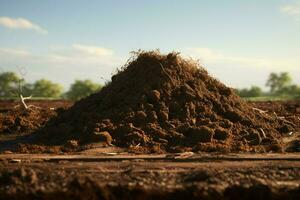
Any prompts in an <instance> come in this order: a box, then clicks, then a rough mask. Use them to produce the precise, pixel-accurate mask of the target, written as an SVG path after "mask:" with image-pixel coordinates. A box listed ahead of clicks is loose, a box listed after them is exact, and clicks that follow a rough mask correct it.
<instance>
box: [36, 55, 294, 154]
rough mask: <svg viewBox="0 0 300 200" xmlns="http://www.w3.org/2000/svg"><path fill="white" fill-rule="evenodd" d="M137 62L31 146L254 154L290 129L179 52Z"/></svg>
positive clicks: (53, 124) (139, 57) (59, 119)
mask: <svg viewBox="0 0 300 200" xmlns="http://www.w3.org/2000/svg"><path fill="white" fill-rule="evenodd" d="M136 55H137V56H136V58H135V59H133V60H131V61H130V62H129V63H128V64H126V65H125V66H124V67H123V68H122V69H121V70H119V72H118V73H117V74H116V75H114V76H113V77H112V81H111V82H110V83H109V84H107V85H106V86H105V87H104V88H103V89H102V90H101V91H100V92H98V93H95V94H92V95H91V96H89V97H87V98H85V99H82V100H80V101H78V102H76V103H75V105H74V106H72V107H71V108H69V109H68V110H66V111H63V112H61V113H60V114H59V115H58V116H57V117H56V118H54V119H53V120H50V121H49V122H48V123H47V125H46V127H45V128H43V129H42V130H40V131H39V132H38V134H37V137H36V138H35V142H36V143H42V144H64V143H65V142H66V141H68V140H70V139H76V140H79V141H80V143H89V142H95V140H97V141H98V140H99V138H97V137H96V138H95V131H96V132H98V133H103V132H104V131H107V132H108V133H109V135H110V136H111V137H108V136H107V135H108V134H102V136H101V137H102V138H103V140H104V141H108V140H109V141H110V142H112V143H113V144H115V145H117V146H125V147H135V148H136V147H141V148H137V149H143V150H145V149H151V150H153V149H157V150H158V151H173V150H174V149H178V148H182V149H187V148H188V149H191V150H201V151H219V150H221V151H227V152H228V151H253V150H255V151H256V150H257V149H264V150H266V149H270V148H267V147H268V146H270V145H274V144H273V143H272V141H274V140H273V139H274V138H277V139H278V138H281V137H282V135H283V134H284V132H286V131H287V128H288V130H289V131H291V130H293V129H294V128H295V127H294V126H293V124H290V123H287V122H286V121H284V120H281V119H279V118H278V117H277V116H276V115H274V114H265V113H261V112H259V111H257V110H255V109H253V108H252V107H251V106H250V104H248V103H246V102H245V101H244V100H242V99H241V98H240V97H238V96H237V95H236V94H235V92H234V90H232V89H231V88H228V87H226V86H225V85H224V84H222V83H220V82H219V81H218V80H216V79H214V78H212V77H211V76H210V75H209V74H208V73H207V71H206V70H205V69H203V68H202V67H201V66H200V65H199V63H198V62H195V61H193V60H187V59H183V58H182V57H180V56H179V55H178V53H169V54H167V55H163V54H160V53H159V52H156V51H150V52H143V51H142V52H139V53H137V54H136ZM282 127H284V128H282ZM261 130H263V131H261ZM96 135H97V134H96ZM100 135H101V134H100ZM100 135H99V137H100ZM268 139H269V140H268ZM263 140H264V142H262V141H263ZM268 141H269V142H268ZM257 146H260V147H259V148H256V147H257Z"/></svg>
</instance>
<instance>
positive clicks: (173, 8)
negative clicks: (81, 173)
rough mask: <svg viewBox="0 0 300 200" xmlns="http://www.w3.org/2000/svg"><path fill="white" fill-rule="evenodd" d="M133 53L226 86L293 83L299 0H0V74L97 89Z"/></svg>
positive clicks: (299, 75) (299, 38) (298, 74)
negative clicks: (281, 79)
mask: <svg viewBox="0 0 300 200" xmlns="http://www.w3.org/2000/svg"><path fill="white" fill-rule="evenodd" d="M138 49H146V50H150V49H160V50H161V51H162V52H164V53H167V52H169V51H173V50H175V51H180V52H181V53H182V55H184V56H191V57H194V58H197V59H199V60H200V61H201V63H202V64H203V65H204V66H205V67H206V68H207V70H208V71H209V72H210V73H211V74H212V75H213V76H214V77H216V78H218V79H219V80H221V81H223V82H225V83H226V84H227V85H229V86H231V87H238V88H241V87H248V86H250V85H253V84H256V85H259V86H264V83H265V81H266V78H267V76H268V74H269V73H270V72H272V71H275V72H279V71H289V72H290V73H291V74H292V76H293V78H294V80H295V82H296V83H298V84H300V0H210V1H208V0H185V1H183V0H182V1H179V0H177V1H176V0H151V1H148V0H123V1H121V0H110V1H109V0H107V1H104V0H89V1H86V0H48V1H46V0H44V1H42V0H26V1H25V0H18V1H17V0H0V70H1V71H17V68H16V67H17V66H22V67H25V68H26V71H27V74H26V77H25V78H26V79H27V80H28V81H34V80H36V79H40V78H47V79H50V80H53V81H55V82H58V83H61V84H63V85H64V86H65V88H66V89H67V87H68V85H69V84H70V83H72V82H73V81H74V79H87V78H88V79H92V80H94V81H97V82H100V83H103V82H104V80H105V79H106V80H107V79H109V78H110V76H111V73H114V72H115V70H116V68H118V67H120V66H122V64H124V63H125V62H126V60H127V59H128V58H129V56H130V53H129V52H130V51H133V50H138ZM102 77H104V78H102Z"/></svg>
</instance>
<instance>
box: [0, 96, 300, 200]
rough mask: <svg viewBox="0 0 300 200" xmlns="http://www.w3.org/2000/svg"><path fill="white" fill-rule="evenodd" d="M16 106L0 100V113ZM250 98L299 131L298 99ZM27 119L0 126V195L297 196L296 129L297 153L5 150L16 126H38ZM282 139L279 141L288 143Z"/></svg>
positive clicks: (299, 168)
mask: <svg viewBox="0 0 300 200" xmlns="http://www.w3.org/2000/svg"><path fill="white" fill-rule="evenodd" d="M34 104H36V105H37V106H40V107H43V108H45V109H49V108H52V107H53V108H57V107H68V106H70V105H71V104H70V103H69V102H57V101H55V102H35V103H34ZM15 105H16V104H15V102H0V116H1V115H3V116H4V115H5V114H6V113H7V112H9V111H10V110H12V109H13V107H14V106H15ZM252 105H253V107H256V108H258V109H260V110H262V111H266V112H276V113H277V114H278V116H279V117H284V118H285V119H287V120H288V121H291V122H293V123H294V124H296V125H297V128H298V130H299V127H300V126H299V124H300V120H299V116H300V111H299V102H283V103H281V102H273V103H270V102H261V103H253V104H252ZM49 110H53V109H49ZM51 112H52V111H51ZM53 112H54V111H53ZM53 115H55V113H53ZM46 117H50V115H49V116H44V118H46ZM26 119H29V118H28V117H27V118H26V116H22V117H19V118H18V117H17V118H14V117H12V118H11V122H12V123H14V124H15V125H16V126H10V124H9V122H8V123H7V126H6V127H4V128H5V131H7V132H6V133H4V128H3V127H2V128H1V131H2V133H1V134H0V135H1V137H0V149H2V150H1V151H2V154H0V199H56V200H57V199H65V200H66V199H256V200H259V199H264V200H265V199H300V154H299V153H297V151H299V144H298V141H299V137H298V136H297V134H298V132H295V133H293V135H295V136H293V135H292V136H291V138H294V137H296V136H297V138H298V139H297V138H296V139H295V138H294V139H295V140H294V142H293V143H292V145H293V147H292V149H293V152H295V153H276V154H275V153H243V154H238V153H202V152H198V153H191V152H185V153H168V154H146V155H145V154H133V153H128V152H127V150H126V149H122V148H117V147H99V146H97V145H95V146H96V148H93V149H82V150H81V151H76V152H69V153H63V152H61V151H58V152H57V153H51V154H49V153H48V154H32V153H31V154H29V153H27V154H21V153H13V152H11V151H7V150H6V151H5V150H4V149H3V147H4V146H5V144H6V143H7V142H8V143H9V142H10V141H14V140H15V139H16V134H15V133H16V132H18V131H21V132H24V134H27V131H28V130H29V129H30V128H36V126H37V125H36V124H30V126H27V125H28V123H26V121H25V120H26ZM41 121H42V120H41V119H40V122H41ZM45 121H46V120H45ZM11 127H13V128H11ZM287 140H288V139H287ZM295 141H296V142H295ZM283 142H284V141H283ZM286 142H287V146H285V147H284V148H286V149H287V148H291V147H289V146H288V145H291V144H290V143H289V141H286Z"/></svg>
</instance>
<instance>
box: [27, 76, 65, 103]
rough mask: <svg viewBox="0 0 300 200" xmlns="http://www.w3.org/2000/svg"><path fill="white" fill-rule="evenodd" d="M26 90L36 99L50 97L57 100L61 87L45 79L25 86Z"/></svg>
mask: <svg viewBox="0 0 300 200" xmlns="http://www.w3.org/2000/svg"><path fill="white" fill-rule="evenodd" d="M27 87H28V90H31V91H32V94H33V95H34V96H36V97H52V98H57V97H60V96H61V95H62V92H63V87H62V86H61V85H60V84H57V83H53V82H52V81H49V80H46V79H40V80H37V81H36V82H34V83H33V84H32V85H27Z"/></svg>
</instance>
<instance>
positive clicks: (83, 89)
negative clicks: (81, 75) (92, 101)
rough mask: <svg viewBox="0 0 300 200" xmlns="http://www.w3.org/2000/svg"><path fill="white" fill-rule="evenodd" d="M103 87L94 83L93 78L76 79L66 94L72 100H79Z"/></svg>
mask: <svg viewBox="0 0 300 200" xmlns="http://www.w3.org/2000/svg"><path fill="white" fill-rule="evenodd" d="M101 88H102V86H101V85H100V84H97V83H94V82H92V81H91V80H76V81H75V83H73V84H72V85H71V87H70V90H69V91H68V92H67V93H66V94H65V96H66V97H67V98H68V99H71V100H79V99H81V98H84V97H86V96H89V95H90V94H92V93H94V92H96V91H99V90H100V89H101Z"/></svg>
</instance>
